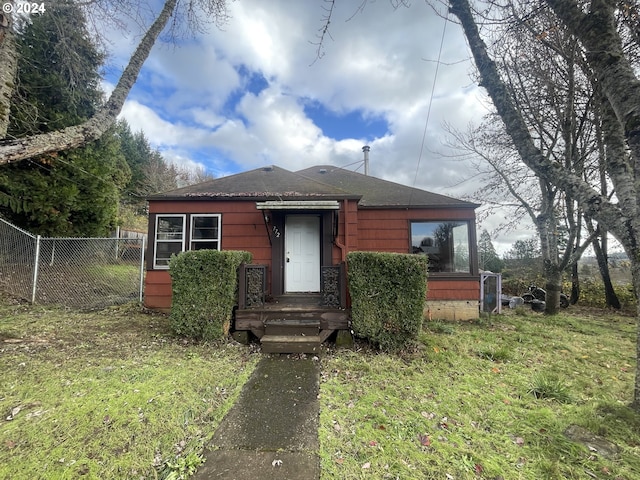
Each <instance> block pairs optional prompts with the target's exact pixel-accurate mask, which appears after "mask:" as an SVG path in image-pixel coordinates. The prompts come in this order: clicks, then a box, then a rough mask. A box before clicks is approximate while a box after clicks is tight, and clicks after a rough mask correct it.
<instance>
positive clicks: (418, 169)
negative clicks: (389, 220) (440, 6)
mask: <svg viewBox="0 0 640 480" xmlns="http://www.w3.org/2000/svg"><path fill="white" fill-rule="evenodd" d="M447 23H449V10H448V9H447V13H446V15H445V18H444V26H443V27H442V37H441V38H440V50H439V51H438V60H437V61H436V71H435V73H434V75H433V85H432V86H431V97H430V98H429V107H428V108H427V118H426V120H425V122H424V131H423V132H422V143H421V144H420V155H418V163H417V165H416V173H415V175H414V177H413V184H412V185H411V186H412V187H414V188H415V186H416V182H417V181H418V172H419V171H420V162H421V161H422V154H423V152H424V143H425V140H426V138H427V127H428V126H429V117H430V116H431V105H433V97H434V95H435V90H436V80H437V79H438V71H439V70H440V58H441V57H442V48H443V46H444V37H445V33H446V32H447ZM412 200H413V190H412V191H411V197H410V198H409V205H411V202H412Z"/></svg>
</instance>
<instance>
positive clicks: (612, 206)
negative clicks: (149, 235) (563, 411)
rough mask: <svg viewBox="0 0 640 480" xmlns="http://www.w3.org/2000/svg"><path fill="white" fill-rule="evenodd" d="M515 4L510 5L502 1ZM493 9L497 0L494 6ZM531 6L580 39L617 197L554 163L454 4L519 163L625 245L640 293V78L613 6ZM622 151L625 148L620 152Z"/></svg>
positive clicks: (568, 1) (468, 13) (597, 1)
mask: <svg viewBox="0 0 640 480" xmlns="http://www.w3.org/2000/svg"><path fill="white" fill-rule="evenodd" d="M504 3H505V4H508V6H510V5H511V2H504ZM492 4H495V2H492ZM525 5H526V6H529V7H531V8H545V7H548V8H550V9H551V11H553V13H555V15H556V16H557V18H558V22H560V23H561V24H562V25H563V26H564V27H566V28H567V30H568V31H569V32H570V33H571V34H572V35H573V36H575V38H576V39H577V40H578V41H579V43H580V45H581V46H582V48H583V49H584V51H585V52H586V62H587V64H588V66H589V68H590V69H591V72H592V75H593V78H594V80H595V81H596V82H598V84H599V85H600V87H601V91H602V97H601V100H600V101H601V102H602V104H603V106H604V107H606V108H611V110H612V112H613V113H614V116H613V118H614V121H612V122H608V124H607V128H608V129H609V130H610V135H612V136H613V138H616V139H617V141H616V143H615V144H614V145H612V148H617V151H616V153H615V154H614V153H613V152H611V153H612V154H611V155H607V157H606V159H605V164H604V168H605V169H606V172H607V176H608V178H609V180H610V181H611V183H612V185H613V187H614V189H615V192H616V197H615V200H614V199H611V198H608V196H607V195H603V193H602V192H601V191H599V189H598V185H594V184H591V183H589V182H587V181H586V180H585V179H584V177H582V176H580V175H577V174H576V173H575V172H573V171H569V170H567V169H565V168H563V167H562V166H561V165H559V164H557V163H556V162H552V161H549V159H548V158H546V157H545V155H544V154H543V153H542V152H541V151H540V149H539V148H538V146H537V145H536V144H535V142H534V139H533V138H532V136H531V133H530V132H529V130H528V127H527V124H526V122H525V121H524V119H523V117H522V115H521V113H520V112H519V111H518V109H517V107H516V105H515V103H514V100H513V98H512V97H511V95H510V94H509V92H508V89H507V88H506V86H505V82H504V79H503V78H502V77H501V75H500V73H499V70H498V68H497V66H496V63H495V61H494V60H493V59H492V58H491V56H490V55H489V53H488V50H487V46H486V44H485V42H484V40H483V38H482V37H481V35H480V32H479V29H478V25H477V23H476V20H477V17H476V16H474V14H473V11H472V9H471V7H470V5H469V2H468V0H449V7H450V12H451V13H452V14H454V15H455V16H456V17H457V18H458V20H459V21H460V24H461V25H462V28H463V31H464V33H465V36H466V38H467V41H468V44H469V47H470V49H471V52H472V55H473V58H474V61H475V65H476V67H477V69H478V72H479V74H480V78H481V85H482V86H483V87H484V88H486V90H487V92H488V93H489V95H490V97H491V99H492V101H493V104H494V106H495V107H496V110H497V111H498V114H499V115H500V117H501V118H502V120H503V122H504V124H505V128H506V130H507V132H508V133H509V136H510V137H511V139H512V140H513V143H514V145H515V147H516V148H517V150H518V152H519V154H520V156H521V158H522V160H523V161H524V162H525V163H526V164H527V166H528V167H529V168H531V169H532V170H533V171H534V172H535V173H536V174H537V175H538V176H540V177H541V178H542V179H544V180H545V181H547V182H549V183H550V184H552V185H554V186H556V187H557V188H559V189H560V190H562V191H563V192H564V193H565V194H566V195H568V196H570V197H571V198H572V199H573V200H574V201H575V202H576V204H577V205H579V206H580V208H581V209H582V210H583V211H584V213H585V215H587V216H588V217H589V218H593V219H595V220H596V221H597V222H598V223H599V224H601V225H603V226H604V228H606V229H607V230H608V231H610V232H611V233H612V234H613V235H614V236H615V237H616V238H617V239H618V240H619V241H620V243H621V244H622V246H623V247H624V249H625V251H626V253H627V255H628V256H629V259H630V261H631V268H632V276H633V284H634V290H635V293H636V297H639V296H640V211H639V210H638V209H639V205H640V203H639V202H640V181H639V180H638V179H639V178H640V170H639V169H640V80H639V79H638V78H637V76H636V73H635V71H634V68H633V65H632V62H631V60H630V58H629V57H628V56H627V55H626V54H625V49H624V42H623V39H622V37H621V35H620V33H619V31H618V23H617V17H616V5H615V4H614V3H613V2H607V1H606V0H592V1H591V2H580V3H578V2H577V1H575V0H545V1H543V2H536V3H535V5H534V4H533V2H531V3H529V2H525ZM512 18H513V17H512ZM619 146H624V147H626V148H622V149H620V148H618V147H619ZM638 308H639V309H638V312H637V319H638V324H639V328H638V338H637V354H638V357H639V358H640V306H639V307H638ZM633 406H634V407H635V408H636V409H640V369H637V370H636V379H635V387H634V398H633Z"/></svg>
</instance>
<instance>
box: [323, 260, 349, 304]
mask: <svg viewBox="0 0 640 480" xmlns="http://www.w3.org/2000/svg"><path fill="white" fill-rule="evenodd" d="M320 291H321V294H322V300H321V304H322V306H324V307H330V308H345V307H346V296H347V295H346V279H345V269H344V263H340V264H339V265H332V266H325V267H322V268H321V276H320Z"/></svg>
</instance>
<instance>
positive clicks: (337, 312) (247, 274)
mask: <svg viewBox="0 0 640 480" xmlns="http://www.w3.org/2000/svg"><path fill="white" fill-rule="evenodd" d="M321 275H322V281H321V291H320V293H290V294H283V295H279V296H277V297H273V298H271V297H269V295H268V294H267V288H266V285H267V282H266V279H267V275H266V267H265V266H264V265H242V266H241V267H240V271H239V283H238V284H239V292H238V293H239V295H238V296H239V298H238V309H237V310H236V311H235V322H234V330H235V331H248V332H251V333H252V334H253V335H255V336H256V337H257V338H258V339H259V340H260V343H261V345H262V351H263V352H264V353H316V352H319V351H320V345H321V344H322V343H323V342H325V341H326V340H327V339H328V338H329V337H330V336H331V335H332V334H333V333H334V332H336V331H339V330H345V331H348V330H349V329H350V327H351V318H350V310H349V309H348V308H347V307H346V278H345V271H344V264H341V265H336V266H327V267H322V268H321Z"/></svg>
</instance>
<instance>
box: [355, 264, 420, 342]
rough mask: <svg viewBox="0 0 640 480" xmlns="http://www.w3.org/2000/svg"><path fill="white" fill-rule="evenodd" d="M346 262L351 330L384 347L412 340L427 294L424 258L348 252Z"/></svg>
mask: <svg viewBox="0 0 640 480" xmlns="http://www.w3.org/2000/svg"><path fill="white" fill-rule="evenodd" d="M347 266H348V281H349V292H350V294H351V317H352V328H353V332H354V334H355V335H356V336H359V337H364V338H366V339H368V340H370V341H371V342H373V343H375V344H377V345H379V346H380V348H381V349H382V350H387V351H397V350H401V349H402V348H404V347H406V346H408V345H409V344H410V343H411V342H412V341H413V340H416V339H417V338H418V334H419V333H420V330H421V328H422V320H423V315H424V303H425V299H426V295H427V258H426V257H425V256H422V255H409V254H400V253H378V252H351V253H349V254H347Z"/></svg>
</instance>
